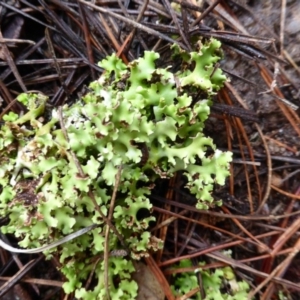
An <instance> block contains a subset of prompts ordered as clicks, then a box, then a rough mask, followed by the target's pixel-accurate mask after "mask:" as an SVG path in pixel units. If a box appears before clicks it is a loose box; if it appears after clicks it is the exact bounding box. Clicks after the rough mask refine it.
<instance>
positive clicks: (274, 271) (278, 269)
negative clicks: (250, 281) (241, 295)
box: [248, 238, 300, 299]
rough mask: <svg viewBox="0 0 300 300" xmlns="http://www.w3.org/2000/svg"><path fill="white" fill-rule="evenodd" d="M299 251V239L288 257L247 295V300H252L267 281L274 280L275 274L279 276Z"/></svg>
mask: <svg viewBox="0 0 300 300" xmlns="http://www.w3.org/2000/svg"><path fill="white" fill-rule="evenodd" d="M299 251H300V238H299V239H298V240H297V242H296V244H295V246H294V248H293V251H292V252H291V253H290V254H289V255H288V257H287V258H286V259H285V260H284V261H282V262H281V263H280V264H279V265H278V266H277V267H276V268H275V269H274V270H273V272H272V273H271V274H269V276H268V277H267V278H266V279H265V280H264V281H263V282H262V283H261V284H259V285H258V286H257V287H256V289H255V290H254V291H252V292H250V293H249V295H248V299H252V297H254V295H255V294H256V293H258V292H259V291H260V290H261V289H262V288H263V287H264V286H265V285H266V284H267V283H268V282H269V281H271V280H272V279H274V277H275V276H276V274H278V273H279V274H281V273H282V272H283V271H284V269H285V268H286V267H287V266H288V265H289V264H290V263H291V261H292V259H293V258H294V257H295V256H296V255H297V254H298V252H299Z"/></svg>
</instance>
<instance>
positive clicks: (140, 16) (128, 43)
mask: <svg viewBox="0 0 300 300" xmlns="http://www.w3.org/2000/svg"><path fill="white" fill-rule="evenodd" d="M148 3H149V0H145V2H144V4H143V6H142V8H141V10H140V12H139V14H138V16H137V18H136V22H140V21H141V19H142V17H143V15H144V12H145V11H146V9H147V6H148ZM120 6H121V5H120ZM135 32H136V28H133V29H132V31H131V32H130V34H129V35H128V36H127V38H126V39H125V41H124V43H123V45H122V46H121V47H120V48H119V50H118V53H117V56H120V54H121V53H122V52H123V51H124V48H125V47H127V49H128V47H129V46H130V44H131V42H132V38H133V37H134V35H135Z"/></svg>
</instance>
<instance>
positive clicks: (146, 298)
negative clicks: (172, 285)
mask: <svg viewBox="0 0 300 300" xmlns="http://www.w3.org/2000/svg"><path fill="white" fill-rule="evenodd" d="M134 266H135V269H136V271H135V272H134V273H133V274H132V279H133V280H135V281H136V282H137V284H138V286H139V291H138V296H137V298H136V299H137V300H164V299H165V294H164V292H163V290H162V288H161V286H160V284H159V282H158V281H157V279H156V277H155V276H154V274H153V273H152V272H151V270H150V269H149V268H148V267H147V265H145V264H144V263H142V262H137V263H135V264H134Z"/></svg>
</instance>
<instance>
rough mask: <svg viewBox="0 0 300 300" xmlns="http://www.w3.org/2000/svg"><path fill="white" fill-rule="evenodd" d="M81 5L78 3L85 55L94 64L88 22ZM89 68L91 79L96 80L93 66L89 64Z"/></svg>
mask: <svg viewBox="0 0 300 300" xmlns="http://www.w3.org/2000/svg"><path fill="white" fill-rule="evenodd" d="M81 5H82V4H80V3H78V8H79V12H80V15H81V19H82V25H83V26H82V27H83V33H84V39H85V43H86V49H87V57H88V60H89V62H90V64H91V65H93V64H95V60H94V56H93V49H92V45H91V38H90V34H89V30H88V22H87V19H86V13H85V10H84V9H83V8H82V6H81ZM90 70H91V75H92V78H93V80H96V78H97V77H96V73H95V70H94V68H92V67H91V66H90Z"/></svg>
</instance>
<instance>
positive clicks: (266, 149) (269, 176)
mask: <svg viewBox="0 0 300 300" xmlns="http://www.w3.org/2000/svg"><path fill="white" fill-rule="evenodd" d="M225 85H226V87H227V88H228V89H229V90H230V91H231V92H232V93H233V95H234V96H235V98H236V100H237V101H238V102H239V103H240V104H241V105H242V106H243V107H244V108H245V109H248V106H247V104H246V103H245V102H244V101H243V99H242V98H241V97H240V96H239V94H238V93H237V92H236V91H235V89H234V88H233V86H232V85H231V84H230V83H228V82H226V83H225ZM255 127H256V130H257V131H258V133H259V135H260V138H261V140H262V143H263V146H264V149H265V152H266V158H267V166H268V173H267V187H266V190H265V194H264V197H263V199H262V201H261V204H260V206H259V208H258V210H257V212H256V213H259V212H260V210H261V209H262V208H263V206H264V204H265V203H266V201H267V200H268V198H269V195H270V191H271V180H272V159H271V154H270V151H269V147H268V144H267V142H266V139H265V137H264V135H263V132H262V130H261V128H260V126H259V125H258V124H257V123H255ZM250 157H251V159H253V160H254V156H253V153H252V152H250ZM253 168H255V166H253ZM255 176H256V180H257V182H259V180H258V174H257V172H256V168H255Z"/></svg>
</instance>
